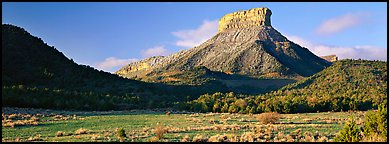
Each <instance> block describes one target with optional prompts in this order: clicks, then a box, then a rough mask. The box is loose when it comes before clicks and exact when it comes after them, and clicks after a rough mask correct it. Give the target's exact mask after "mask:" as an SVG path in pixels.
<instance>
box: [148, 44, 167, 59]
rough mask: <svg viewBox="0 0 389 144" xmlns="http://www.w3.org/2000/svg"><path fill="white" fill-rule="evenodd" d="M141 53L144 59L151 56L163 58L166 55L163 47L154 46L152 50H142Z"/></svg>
mask: <svg viewBox="0 0 389 144" xmlns="http://www.w3.org/2000/svg"><path fill="white" fill-rule="evenodd" d="M141 53H142V55H143V56H144V57H146V58H148V57H151V56H165V55H167V54H168V53H167V50H166V49H165V47H164V46H156V47H153V48H149V49H147V50H143V51H142V52H141Z"/></svg>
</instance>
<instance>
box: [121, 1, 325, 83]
mask: <svg viewBox="0 0 389 144" xmlns="http://www.w3.org/2000/svg"><path fill="white" fill-rule="evenodd" d="M271 13H272V12H271V11H270V10H269V9H268V8H255V9H250V10H247V11H241V12H234V13H231V14H227V15H225V16H224V17H223V18H221V19H220V22H219V31H218V33H216V35H215V36H213V37H212V38H210V39H209V40H207V41H206V42H204V43H203V44H201V45H199V46H197V47H194V48H190V49H188V50H184V51H180V52H178V53H175V54H172V55H170V56H166V57H158V60H155V59H154V58H150V59H146V60H142V61H139V62H136V63H131V64H129V65H127V66H125V67H123V68H121V69H120V70H119V71H117V72H116V74H118V75H120V76H123V77H127V78H130V79H140V80H144V81H162V82H166V81H165V80H171V79H173V80H174V81H180V79H183V78H185V79H190V78H191V77H180V78H178V77H177V76H178V75H180V73H183V72H184V71H191V70H193V69H194V68H195V67H200V66H203V67H205V68H207V69H209V70H210V71H215V72H223V73H225V74H237V75H243V76H247V77H254V78H295V77H301V76H303V77H305V76H311V75H313V74H315V73H316V72H318V71H321V70H322V69H324V68H325V67H327V66H329V65H330V64H331V63H330V62H327V61H325V60H323V59H321V58H320V57H318V56H316V55H314V54H313V53H311V52H310V51H309V50H308V49H307V48H303V47H300V46H299V45H297V44H295V43H293V42H292V41H289V40H288V39H287V38H286V37H284V36H283V35H282V34H281V33H279V32H278V31H277V30H276V29H274V28H273V27H272V26H271V22H270V16H271Z"/></svg>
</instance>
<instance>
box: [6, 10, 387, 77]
mask: <svg viewBox="0 0 389 144" xmlns="http://www.w3.org/2000/svg"><path fill="white" fill-rule="evenodd" d="M258 7H268V8H269V9H270V10H271V11H272V16H271V23H272V26H273V27H274V28H275V29H277V30H278V31H279V32H281V34H283V35H284V36H286V37H287V38H288V39H289V40H291V41H293V42H295V43H297V44H299V45H301V46H303V47H306V48H308V49H309V50H310V51H312V52H313V53H314V54H316V55H318V56H324V55H331V54H336V55H337V56H338V57H339V59H345V58H351V59H359V58H361V59H368V60H383V61H387V3H386V2H371V3H368V2H354V3H350V2H346V3H340V2H334V3H330V2H112V3H111V2H2V23H3V24H13V25H16V26H19V27H22V28H24V29H26V30H27V31H28V32H29V33H31V34H32V35H33V36H37V37H40V38H42V40H44V41H45V42H46V43H47V44H48V45H50V46H54V47H55V48H56V49H58V50H59V51H61V52H62V53H64V54H65V56H66V57H68V58H69V59H73V60H74V61H75V62H76V63H78V64H83V65H90V66H92V67H94V68H96V69H99V70H104V71H107V72H115V71H117V70H119V69H120V68H121V67H123V66H125V65H127V64H128V63H130V62H134V61H139V60H142V59H145V58H148V57H151V56H158V55H163V56H167V55H170V54H173V53H175V52H178V51H181V50H186V49H189V48H192V47H194V46H197V45H200V44H201V43H202V42H204V41H206V40H207V39H209V38H211V37H212V36H213V35H215V34H216V32H217V27H218V20H219V19H220V18H221V17H223V16H224V15H226V14H228V13H231V12H236V11H242V10H249V9H252V8H258Z"/></svg>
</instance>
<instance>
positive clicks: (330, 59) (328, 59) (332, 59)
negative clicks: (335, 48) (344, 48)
mask: <svg viewBox="0 0 389 144" xmlns="http://www.w3.org/2000/svg"><path fill="white" fill-rule="evenodd" d="M321 58H322V59H324V60H326V61H329V62H334V61H337V60H338V57H337V56H336V55H328V56H321Z"/></svg>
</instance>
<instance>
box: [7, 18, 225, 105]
mask: <svg viewBox="0 0 389 144" xmlns="http://www.w3.org/2000/svg"><path fill="white" fill-rule="evenodd" d="M1 49H2V104H3V106H17V107H39V108H57V109H65V108H66V109H88V110H110V109H133V108H138V109H139V108H158V107H169V106H171V105H172V104H173V103H174V102H177V101H184V100H190V99H195V98H197V97H198V96H199V95H201V94H204V93H207V92H216V91H224V92H226V91H228V89H227V88H226V87H225V86H224V85H223V84H220V83H210V84H209V85H204V86H201V87H200V86H186V85H180V86H171V85H164V84H158V83H145V82H140V81H135V80H129V79H125V78H121V77H119V76H117V75H115V74H110V73H107V72H103V71H99V70H96V69H94V68H92V67H89V66H85V65H78V64H76V63H75V62H73V61H72V60H71V59H68V58H67V57H65V55H63V54H62V53H61V52H59V51H58V50H57V49H55V48H54V47H52V46H48V45H47V44H46V43H45V42H44V41H42V40H41V39H40V38H38V37H35V36H32V35H31V34H29V33H28V32H27V31H26V30H24V29H23V28H20V27H17V26H13V25H8V24H3V25H2V48H1ZM201 71H203V70H201ZM208 73H209V72H208V71H204V74H208Z"/></svg>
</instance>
